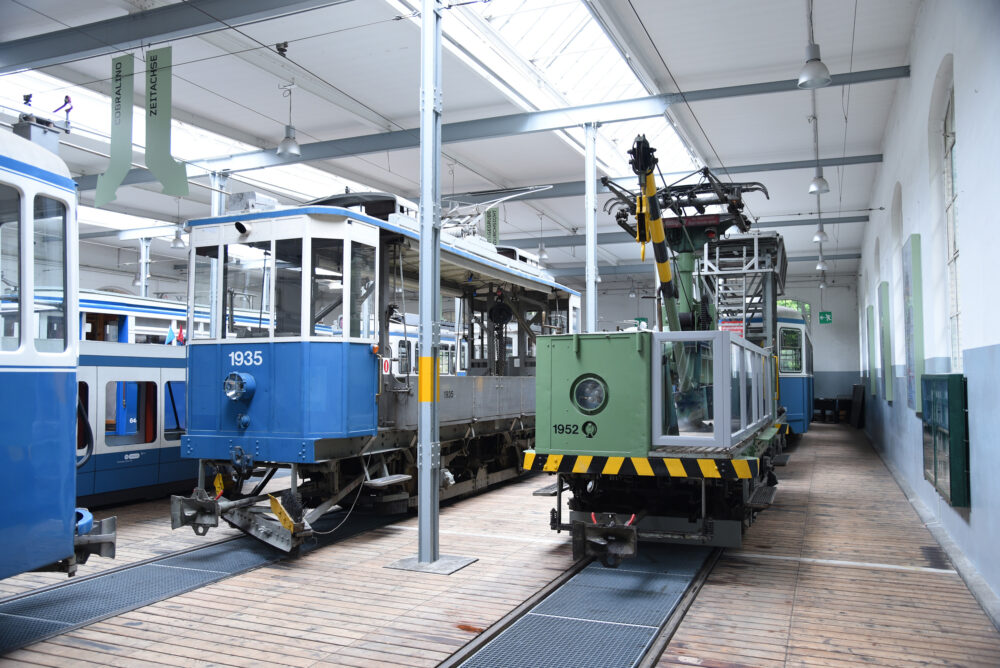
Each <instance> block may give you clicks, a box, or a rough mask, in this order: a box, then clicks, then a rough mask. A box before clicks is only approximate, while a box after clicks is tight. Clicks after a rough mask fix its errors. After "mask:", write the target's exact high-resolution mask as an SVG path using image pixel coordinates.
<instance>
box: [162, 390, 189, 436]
mask: <svg viewBox="0 0 1000 668" xmlns="http://www.w3.org/2000/svg"><path fill="white" fill-rule="evenodd" d="M184 390H185V384H184V381H183V380H168V381H167V382H166V383H164V384H163V440H165V441H179V440H180V439H181V436H183V435H184V433H185V432H187V415H186V413H185V411H184V406H185V404H184Z"/></svg>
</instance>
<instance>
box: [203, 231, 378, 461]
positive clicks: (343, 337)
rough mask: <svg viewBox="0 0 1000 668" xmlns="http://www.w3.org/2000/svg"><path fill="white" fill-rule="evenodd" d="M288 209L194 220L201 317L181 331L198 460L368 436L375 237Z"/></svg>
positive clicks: (280, 453) (282, 452)
mask: <svg viewBox="0 0 1000 668" xmlns="http://www.w3.org/2000/svg"><path fill="white" fill-rule="evenodd" d="M289 213H292V215H288V216H275V215H273V214H252V215H249V216H235V217H231V218H236V220H229V221H227V219H226V218H215V219H205V220H204V221H192V223H191V240H192V244H191V245H192V252H191V256H190V267H189V271H190V275H191V276H192V277H193V280H191V281H189V295H188V299H189V303H190V304H192V305H193V309H192V312H191V314H190V315H189V320H191V319H193V318H194V317H195V316H198V317H207V318H208V321H209V326H208V328H207V329H206V330H205V331H197V330H193V329H192V328H191V324H192V323H191V322H189V324H188V331H192V332H193V335H192V336H191V339H190V341H189V346H188V382H189V386H190V388H191V389H190V393H191V395H192V396H194V397H198V398H200V399H199V400H198V401H194V402H192V404H191V406H190V413H189V433H190V434H191V435H193V436H194V437H195V438H196V439H198V440H199V442H200V443H201V446H200V447H199V450H200V453H199V456H200V457H201V458H206V457H213V458H224V459H229V458H230V457H231V456H232V453H233V452H234V451H235V447H239V448H241V450H242V452H243V453H244V454H245V455H246V456H250V457H252V458H253V459H257V460H260V459H267V460H278V461H288V460H289V459H291V460H295V459H296V458H297V455H299V454H304V455H306V457H307V458H308V459H309V460H311V459H312V458H313V456H314V453H313V452H311V451H310V452H308V453H306V452H303V451H304V450H309V449H311V448H310V446H309V445H308V444H311V443H312V442H314V441H315V440H316V439H320V438H351V437H361V436H365V435H371V434H373V433H375V431H376V423H377V417H376V402H375V396H376V392H377V381H378V359H377V353H376V350H375V348H374V346H375V344H376V343H377V340H378V308H377V296H378V253H377V252H376V251H377V248H378V239H379V230H378V228H377V227H375V226H373V225H370V224H367V223H364V222H361V221H358V220H351V219H350V218H347V217H345V216H343V215H330V216H324V215H316V214H312V213H306V212H300V213H297V214H296V213H294V211H292V212H289ZM205 398H210V400H207V401H206V400H205ZM190 438H191V436H188V437H185V441H189V440H190ZM205 439H214V441H215V442H216V445H217V446H218V447H209V448H207V449H206V447H205ZM303 439H305V440H303ZM304 444H307V445H304Z"/></svg>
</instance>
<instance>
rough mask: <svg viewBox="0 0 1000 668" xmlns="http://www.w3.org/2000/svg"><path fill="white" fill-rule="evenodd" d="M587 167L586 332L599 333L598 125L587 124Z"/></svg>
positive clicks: (585, 222)
mask: <svg viewBox="0 0 1000 668" xmlns="http://www.w3.org/2000/svg"><path fill="white" fill-rule="evenodd" d="M585 128H586V133H587V140H586V144H587V147H586V148H587V152H586V167H585V169H584V177H583V180H584V182H585V183H586V193H585V196H584V209H585V211H584V234H585V236H586V237H587V294H586V310H587V325H586V329H585V330H584V331H587V332H596V331H597V221H596V214H597V124H596V123H587V124H586V126H585Z"/></svg>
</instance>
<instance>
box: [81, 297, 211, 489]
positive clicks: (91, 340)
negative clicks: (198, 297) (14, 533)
mask: <svg viewBox="0 0 1000 668" xmlns="http://www.w3.org/2000/svg"><path fill="white" fill-rule="evenodd" d="M186 319H187V307H186V305H185V304H183V303H181V302H177V301H169V300H163V299H151V298H144V297H133V296H129V295H120V294H115V293H108V292H100V291H96V290H83V291H81V294H80V321H81V335H82V337H81V338H82V339H83V340H82V341H81V342H80V367H79V370H78V372H77V373H78V386H79V394H80V401H81V404H82V412H83V414H85V415H86V416H87V421H88V422H89V424H90V431H91V433H92V435H93V456H92V457H91V458H90V459H89V460H88V461H87V463H86V464H85V465H84V466H81V467H80V468H79V469H78V470H77V501H78V503H80V504H85V505H89V506H96V505H106V504H109V503H120V502H123V501H131V500H135V499H141V498H154V497H157V496H164V495H167V494H171V493H176V492H180V491H190V489H191V488H192V487H193V486H194V483H195V481H196V479H197V463H196V462H193V461H191V460H188V459H182V458H181V456H180V445H181V441H180V439H181V435H182V434H183V433H184V431H185V428H186V424H187V415H186V408H187V404H186V400H185V398H186V378H185V361H184V360H185V353H184V348H183V347H180V346H178V345H176V344H178V343H182V342H183V341H184V332H185V329H186V327H187V322H186ZM201 324H202V323H196V327H198V326H200V325H201ZM170 344H175V345H170ZM83 431H84V430H80V434H81V436H80V437H78V438H79V440H78V443H77V445H78V447H82V446H83V445H84V444H83V442H82V441H83V439H82V433H83Z"/></svg>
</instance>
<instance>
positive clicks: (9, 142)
mask: <svg viewBox="0 0 1000 668" xmlns="http://www.w3.org/2000/svg"><path fill="white" fill-rule="evenodd" d="M77 266H78V263H77V227H76V185H75V184H74V183H73V181H72V179H70V174H69V171H68V170H67V169H66V166H65V164H64V163H63V162H62V161H61V160H60V159H59V158H58V157H57V156H56V155H55V154H53V153H50V152H49V151H47V150H46V149H44V148H42V147H40V146H38V145H35V144H32V143H31V142H29V141H27V140H25V139H22V138H21V137H17V136H15V135H13V134H7V133H0V406H2V409H0V410H2V413H0V416H2V417H0V489H3V491H4V494H5V495H6V497H7V498H8V499H11V500H12V502H13V503H14V504H15V506H14V508H13V509H12V510H11V511H10V512H5V513H0V545H2V546H3V548H2V549H0V578H4V577H8V576H10V575H14V574H17V573H21V572H24V571H28V570H36V569H41V568H57V569H60V570H66V571H67V572H69V573H71V574H72V573H74V572H75V570H76V564H77V563H82V562H83V561H85V560H86V558H87V556H88V555H89V554H90V553H91V552H92V551H96V552H100V553H101V554H103V555H105V556H114V524H115V522H114V518H109V520H103V521H101V522H96V523H95V522H94V520H93V517H92V516H91V515H90V513H88V512H87V511H85V510H82V509H77V508H76V507H75V501H76V469H75V465H74V442H75V440H76V410H77V384H76V366H77V352H78V344H79V341H78V331H79V330H78V327H79V321H78V319H77V304H76V300H75V299H73V298H72V295H74V294H75V292H76V289H77V275H78V271H77ZM88 534H89V535H88ZM86 542H92V544H90V545H86V546H84V545H82V544H83V543H86Z"/></svg>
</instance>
